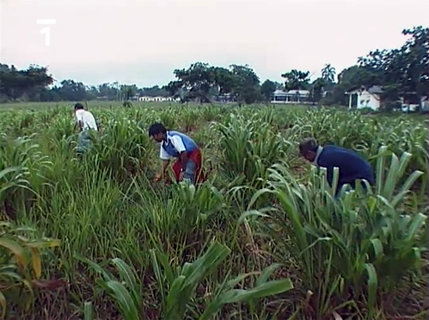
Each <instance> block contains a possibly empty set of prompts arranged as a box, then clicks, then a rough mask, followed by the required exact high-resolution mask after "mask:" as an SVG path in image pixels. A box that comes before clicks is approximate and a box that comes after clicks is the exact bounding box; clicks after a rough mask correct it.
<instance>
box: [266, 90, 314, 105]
mask: <svg viewBox="0 0 429 320" xmlns="http://www.w3.org/2000/svg"><path fill="white" fill-rule="evenodd" d="M271 103H311V101H310V91H308V90H289V91H283V90H276V91H274V93H273V95H272V96H271Z"/></svg>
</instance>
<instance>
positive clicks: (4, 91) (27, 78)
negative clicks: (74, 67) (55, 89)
mask: <svg viewBox="0 0 429 320" xmlns="http://www.w3.org/2000/svg"><path fill="white" fill-rule="evenodd" d="M47 71H48V70H47V68H46V67H40V66H37V65H30V67H29V68H28V69H27V70H17V69H16V68H15V66H13V65H12V66H11V67H10V68H9V66H8V65H6V64H1V63H0V96H3V97H4V98H5V99H6V100H9V99H12V100H16V99H18V98H21V97H24V96H26V98H29V97H33V98H34V99H37V100H38V99H40V92H41V91H42V89H43V88H45V87H46V86H48V85H49V84H51V83H52V82H53V78H52V76H50V75H48V74H47Z"/></svg>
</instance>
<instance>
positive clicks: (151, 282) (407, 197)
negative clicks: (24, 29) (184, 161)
mask: <svg viewBox="0 0 429 320" xmlns="http://www.w3.org/2000/svg"><path fill="white" fill-rule="evenodd" d="M72 106H73V104H72V103H59V104H56V103H54V104H45V105H43V104H37V103H31V104H27V105H26V104H21V105H17V104H8V105H2V106H0V216H1V222H0V319H85V320H89V319H126V320H131V319H173V320H176V319H177V320H182V319H254V320H256V319H258V320H259V319H267V320H268V319H321V320H322V319H323V320H324V319H336V320H337V319H426V318H427V316H428V313H427V310H428V307H429V303H428V299H427V292H426V283H427V280H428V263H427V262H428V254H427V245H428V231H429V230H428V224H427V216H428V211H429V201H428V182H429V178H428V161H429V154H428V120H427V119H426V118H423V117H417V116H414V117H410V116H409V115H380V114H378V115H374V114H371V115H366V114H361V113H359V112H356V111H348V110H340V109H333V108H322V107H320V108H319V107H318V108H315V107H291V106H276V107H273V106H265V105H251V106H246V107H238V106H234V105H225V106H221V105H180V104H171V105H170V104H148V103H146V104H143V103H141V104H135V105H133V106H130V107H124V106H123V105H122V104H121V103H119V102H103V103H89V105H88V106H87V108H88V109H89V110H90V111H91V112H92V113H93V114H94V116H95V117H96V119H97V122H98V124H99V128H100V130H99V132H98V133H95V134H94V135H93V136H92V142H93V143H92V148H91V150H90V151H89V152H88V153H87V154H85V155H84V156H82V157H78V156H77V155H76V150H75V149H76V143H77V136H78V132H77V130H76V128H75V123H74V118H73V108H72ZM153 122H162V123H163V124H164V125H165V126H166V127H167V128H169V129H173V130H178V131H181V132H184V133H186V134H188V135H189V136H191V137H192V138H193V139H194V140H195V141H196V142H197V143H198V144H199V145H200V147H201V149H202V151H203V157H204V169H205V171H206V172H207V175H208V179H207V181H206V182H204V183H203V184H201V185H199V186H197V187H194V186H192V185H188V184H186V183H179V184H170V185H165V184H163V183H160V182H158V183H155V182H152V181H153V177H154V176H155V173H156V171H157V170H158V168H159V167H160V163H159V159H158V157H159V146H158V145H157V144H156V143H154V141H152V140H151V139H150V138H149V136H148V128H149V126H150V124H152V123H153ZM311 136H313V137H315V138H316V139H317V140H318V142H319V143H320V144H322V145H326V144H336V145H339V146H343V147H346V148H351V149H354V150H356V151H357V152H358V153H359V154H360V155H362V156H363V157H364V158H365V159H367V160H368V161H369V162H370V163H371V165H372V166H373V169H374V172H375V175H376V183H375V185H374V186H372V187H371V188H370V189H369V190H368V192H364V191H363V190H361V189H360V188H358V189H356V190H353V191H347V190H346V189H343V190H341V191H340V196H339V197H338V199H336V198H335V197H334V195H335V192H336V190H335V184H334V186H333V187H331V186H330V185H329V184H328V183H327V181H326V177H325V172H324V170H318V169H316V168H314V167H312V165H311V164H309V163H307V162H305V161H304V160H303V159H302V158H300V157H299V154H298V144H299V142H300V141H301V140H302V139H304V138H307V137H311ZM334 180H335V179H334Z"/></svg>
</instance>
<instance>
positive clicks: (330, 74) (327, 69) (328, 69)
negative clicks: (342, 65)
mask: <svg viewBox="0 0 429 320" xmlns="http://www.w3.org/2000/svg"><path fill="white" fill-rule="evenodd" d="M335 73H336V72H335V68H334V67H333V66H331V64H329V63H328V64H325V66H324V67H323V69H322V79H324V80H326V81H327V82H330V83H334V82H335Z"/></svg>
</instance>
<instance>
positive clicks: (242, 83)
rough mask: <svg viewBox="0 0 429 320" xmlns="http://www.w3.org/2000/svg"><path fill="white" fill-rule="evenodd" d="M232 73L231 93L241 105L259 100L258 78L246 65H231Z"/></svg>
mask: <svg viewBox="0 0 429 320" xmlns="http://www.w3.org/2000/svg"><path fill="white" fill-rule="evenodd" d="M231 69H232V70H231V73H232V75H233V83H234V85H233V90H232V91H233V93H234V95H235V96H236V98H237V101H238V103H239V104H240V105H241V104H242V103H243V102H244V103H246V104H250V103H254V102H256V101H258V100H261V90H260V87H259V78H258V76H257V75H256V73H255V72H254V71H253V69H252V68H250V67H249V66H248V65H244V66H240V65H235V64H233V65H231Z"/></svg>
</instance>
